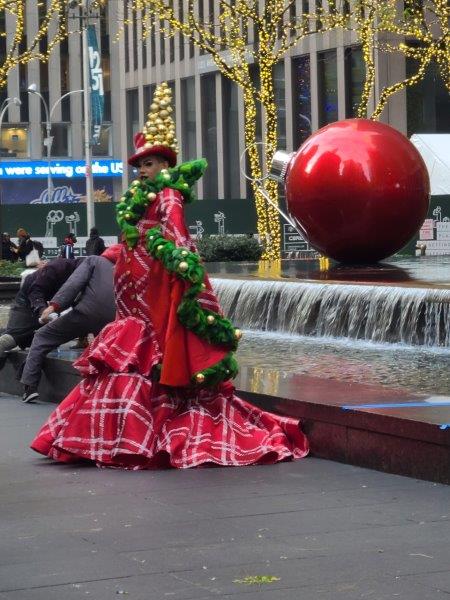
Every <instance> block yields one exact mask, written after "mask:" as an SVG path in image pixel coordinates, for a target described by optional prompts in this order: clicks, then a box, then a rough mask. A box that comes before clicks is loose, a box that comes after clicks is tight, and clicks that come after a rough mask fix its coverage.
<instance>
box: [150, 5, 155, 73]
mask: <svg viewBox="0 0 450 600" xmlns="http://www.w3.org/2000/svg"><path fill="white" fill-rule="evenodd" d="M150 18H152V17H150ZM149 33H150V61H151V65H152V67H154V66H156V22H155V20H153V19H152V21H151V23H150V29H149Z"/></svg>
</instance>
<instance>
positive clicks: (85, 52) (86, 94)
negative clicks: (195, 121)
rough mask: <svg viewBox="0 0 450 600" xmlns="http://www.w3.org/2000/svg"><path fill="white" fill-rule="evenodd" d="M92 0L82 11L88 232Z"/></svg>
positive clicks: (91, 214) (91, 220)
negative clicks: (89, 40) (89, 42)
mask: <svg viewBox="0 0 450 600" xmlns="http://www.w3.org/2000/svg"><path fill="white" fill-rule="evenodd" d="M90 9H91V6H90V0H82V2H81V11H82V19H83V25H84V27H83V33H82V46H83V87H84V97H83V98H84V106H83V108H84V159H85V163H86V221H87V234H88V235H89V232H90V230H91V228H92V227H93V226H94V225H95V211H94V185H93V180H92V146H91V82H90V77H91V75H90V70H89V48H88V29H87V25H88V24H89V18H90Z"/></svg>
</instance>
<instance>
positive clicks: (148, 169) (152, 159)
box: [139, 156, 169, 181]
mask: <svg viewBox="0 0 450 600" xmlns="http://www.w3.org/2000/svg"><path fill="white" fill-rule="evenodd" d="M168 166H169V164H168V162H167V161H165V160H160V159H159V158H158V157H157V156H147V157H146V158H143V159H142V160H141V161H140V163H139V177H140V178H141V179H150V181H153V180H154V179H155V177H156V176H157V175H158V173H159V172H160V171H162V170H163V169H167V167H168Z"/></svg>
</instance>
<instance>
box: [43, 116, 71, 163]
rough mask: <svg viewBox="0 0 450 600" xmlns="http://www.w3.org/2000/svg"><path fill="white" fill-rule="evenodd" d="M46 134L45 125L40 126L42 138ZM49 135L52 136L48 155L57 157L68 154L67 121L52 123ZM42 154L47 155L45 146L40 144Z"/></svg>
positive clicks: (68, 127) (69, 150) (69, 152)
mask: <svg viewBox="0 0 450 600" xmlns="http://www.w3.org/2000/svg"><path fill="white" fill-rule="evenodd" d="M46 135H47V131H46V128H45V126H42V140H43V141H44V139H45V137H46ZM50 135H51V136H52V137H53V140H52V145H51V149H50V155H51V156H52V157H55V158H58V157H61V156H70V155H71V148H70V125H69V123H52V128H51V132H50ZM42 156H47V147H46V146H45V145H43V146H42Z"/></svg>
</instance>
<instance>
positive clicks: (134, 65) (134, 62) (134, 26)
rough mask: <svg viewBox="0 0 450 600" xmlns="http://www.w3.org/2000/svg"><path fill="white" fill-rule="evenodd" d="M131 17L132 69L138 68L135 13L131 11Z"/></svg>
mask: <svg viewBox="0 0 450 600" xmlns="http://www.w3.org/2000/svg"><path fill="white" fill-rule="evenodd" d="M131 18H132V19H133V71H136V69H137V68H138V35H137V15H136V13H135V12H134V11H133V12H132V14H131Z"/></svg>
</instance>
